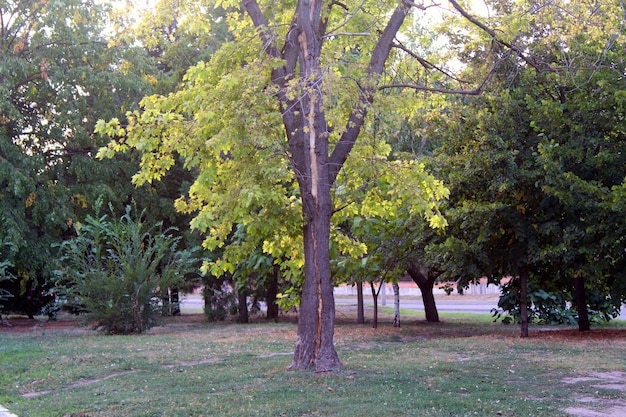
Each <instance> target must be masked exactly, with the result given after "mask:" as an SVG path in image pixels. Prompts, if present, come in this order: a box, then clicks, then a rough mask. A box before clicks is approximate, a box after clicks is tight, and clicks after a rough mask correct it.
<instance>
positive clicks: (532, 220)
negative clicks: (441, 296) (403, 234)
mask: <svg viewBox="0 0 626 417" xmlns="http://www.w3.org/2000/svg"><path fill="white" fill-rule="evenodd" d="M585 4H586V3H585V2H584V1H581V2H565V3H563V4H560V3H559V7H550V6H548V5H546V6H545V7H543V6H542V7H540V8H538V9H537V10H534V11H533V12H532V13H530V14H525V13H524V10H523V8H520V6H519V5H514V4H508V3H498V4H497V5H496V6H497V7H502V6H505V5H506V7H505V8H504V9H497V10H496V13H494V14H493V15H492V16H493V19H495V21H500V22H501V23H503V26H502V28H503V30H504V31H505V32H506V31H508V30H510V27H507V26H508V24H506V23H507V22H509V23H511V22H513V20H515V24H516V25H520V27H522V28H523V29H522V31H521V33H520V35H519V38H518V42H519V44H520V45H522V44H523V45H524V50H525V52H524V53H523V54H521V55H520V54H517V55H516V56H506V54H505V55H503V58H506V59H503V60H502V61H501V66H500V68H499V69H498V71H496V72H494V73H493V75H492V81H491V83H490V85H489V87H488V89H487V90H488V91H487V93H486V94H485V95H484V96H482V97H476V98H467V99H463V100H447V101H445V102H444V103H443V104H444V105H443V106H439V107H435V111H432V112H431V113H430V115H431V116H430V117H431V119H430V120H431V123H430V124H427V125H426V126H422V128H421V129H422V130H421V131H422V132H423V133H424V134H425V135H428V137H429V138H430V139H431V140H433V141H434V142H435V144H436V147H435V149H436V150H435V162H434V164H435V165H436V166H438V167H439V173H440V174H441V175H443V178H446V183H447V185H449V187H450V189H451V198H450V202H451V205H450V208H449V209H447V210H445V215H446V217H447V218H448V221H449V222H450V229H449V231H448V233H449V237H448V238H447V239H446V240H445V242H443V243H436V244H435V245H431V247H430V249H431V250H432V251H433V253H434V254H436V255H438V256H437V257H438V259H439V260H440V261H442V265H441V268H442V269H443V270H444V271H445V272H444V273H445V274H446V275H447V277H448V278H450V279H456V278H458V277H462V279H463V280H469V279H473V278H478V277H481V276H487V277H489V278H491V279H493V280H495V281H496V282H497V281H499V279H500V278H501V277H505V276H512V277H513V282H512V284H511V285H509V286H505V287H504V290H505V294H504V299H503V305H505V306H507V308H509V307H511V308H513V307H512V306H513V305H514V304H515V303H520V302H521V301H522V299H521V298H520V295H519V294H518V293H517V291H519V290H521V288H520V284H519V283H518V282H516V281H517V280H518V279H519V277H520V272H521V271H523V270H528V271H529V275H530V283H531V291H530V293H529V298H530V300H528V301H531V302H532V303H533V304H534V306H535V308H538V309H539V310H544V312H546V314H548V313H547V310H549V308H550V307H555V308H557V306H558V308H557V310H558V309H562V308H564V307H561V306H563V305H564V303H565V300H570V301H571V300H572V296H571V294H570V295H567V296H566V295H565V294H568V293H570V292H571V289H572V287H573V281H574V279H576V278H577V277H578V278H580V277H584V279H585V281H586V288H587V292H588V293H589V299H588V300H587V301H588V304H589V308H591V309H592V311H597V312H598V314H597V315H596V317H602V318H610V317H612V316H613V314H614V312H615V306H620V305H621V304H622V302H623V300H624V297H623V296H622V295H619V293H620V290H618V291H615V290H616V288H623V284H621V283H620V282H621V280H622V279H623V278H622V274H621V272H620V270H621V269H622V268H623V266H622V265H623V264H622V263H621V261H620V259H622V257H623V255H624V254H623V246H622V243H621V242H622V235H621V234H620V233H619V232H617V233H614V232H615V231H617V230H623V226H622V225H623V217H620V215H619V214H618V213H620V210H621V207H620V206H619V205H618V206H615V205H614V203H615V201H616V200H614V199H613V198H611V197H610V195H611V193H612V190H613V191H614V190H615V189H616V187H620V186H621V184H622V183H623V180H624V178H623V166H624V149H623V143H624V141H623V140H622V139H623V132H624V122H623V120H624V117H623V114H622V113H623V112H622V106H621V97H622V96H623V91H622V90H623V82H622V79H621V77H622V73H623V62H622V60H621V58H619V54H620V53H621V52H620V51H622V47H623V44H622V39H623V26H622V25H620V24H619V22H618V21H617V20H619V19H620V16H622V15H623V10H620V9H619V7H618V6H617V4H616V3H613V2H607V3H606V4H603V5H602V7H599V8H589V7H587V6H586V5H585ZM521 7H524V6H521ZM566 11H567V12H566ZM615 19H617V20H615ZM557 21H558V22H559V23H558V25H552V23H553V22H557ZM582 22H584V24H583V23H582ZM609 28H610V29H609ZM537 33H541V34H542V36H536V34H537ZM474 62H475V61H474V60H472V59H468V60H467V65H468V66H470V67H471V66H472V65H474ZM440 104H441V102H440ZM437 113H439V114H437ZM433 115H434V117H433ZM618 248H619V249H618ZM620 251H621V252H620ZM533 287H534V289H533ZM592 289H593V292H591V291H592ZM509 291H511V292H510V293H509ZM542 304H545V306H544V307H545V308H544V307H541V305H542ZM516 305H517V306H518V307H514V308H513V309H512V310H511V311H512V312H515V311H517V312H519V304H516ZM574 307H576V306H574ZM536 312H537V311H536ZM537 313H538V314H540V315H541V316H543V317H544V318H545V319H546V320H548V321H557V322H558V321H561V320H569V318H568V317H571V316H573V314H572V313H571V312H565V313H563V317H564V318H559V317H550V316H549V314H548V316H545V314H543V313H539V312H537ZM593 314H595V313H593Z"/></svg>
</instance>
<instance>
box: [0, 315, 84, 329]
mask: <svg viewBox="0 0 626 417" xmlns="http://www.w3.org/2000/svg"><path fill="white" fill-rule="evenodd" d="M42 332H64V333H92V332H93V330H91V329H90V328H89V327H82V326H80V325H79V321H78V318H77V317H75V316H63V317H60V318H59V319H57V320H48V319H42V318H34V319H29V318H26V317H12V318H7V319H4V320H2V323H1V324H0V333H42Z"/></svg>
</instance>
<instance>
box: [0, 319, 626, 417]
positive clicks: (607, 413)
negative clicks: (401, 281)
mask: <svg viewBox="0 0 626 417" xmlns="http://www.w3.org/2000/svg"><path fill="white" fill-rule="evenodd" d="M282 319H283V320H292V321H295V319H296V318H295V316H285V317H283V318H282ZM203 320H204V316H203V315H202V314H189V315H184V316H181V317H174V318H168V319H167V320H166V322H165V323H164V324H163V325H162V326H159V327H156V328H154V329H151V330H150V332H151V333H152V332H154V333H161V332H164V333H167V332H170V331H175V330H176V329H180V327H181V326H191V325H195V324H198V323H199V322H202V321H203ZM424 326H425V327H426V326H428V327H429V329H430V328H432V332H430V331H423V330H424V329H422V331H420V332H419V338H437V337H442V335H441V334H440V333H438V332H437V330H436V329H437V326H436V325H432V324H427V323H424ZM42 331H43V332H69V333H72V334H77V333H78V334H89V333H93V332H94V330H91V329H90V328H88V327H79V326H77V319H76V317H74V316H62V317H61V318H59V319H58V320H56V321H47V320H45V319H43V318H41V319H34V320H32V319H27V318H24V317H16V316H13V317H10V318H9V319H7V320H5V321H3V322H2V324H0V334H1V333H30V332H38V333H41V332H42ZM392 331H393V328H392V327H391V326H388V325H387V324H385V325H383V326H380V327H379V328H378V329H371V328H370V327H369V326H341V327H340V328H338V332H339V334H338V337H341V334H342V333H343V334H345V333H351V332H358V333H359V334H358V337H359V338H360V339H361V340H363V343H368V341H371V340H375V339H376V337H375V336H376V335H378V336H381V333H386V332H392ZM468 331H469V332H471V329H468V330H463V329H462V328H459V330H458V334H450V333H449V332H446V335H445V337H463V336H470V335H471V334H470V333H468ZM509 337H517V336H516V335H515V334H514V333H510V334H509ZM530 337H531V338H534V339H546V340H551V341H562V342H564V343H567V342H568V341H570V340H571V341H574V340H576V341H580V340H581V339H586V340H590V341H594V340H598V341H599V340H602V341H605V342H606V341H611V340H615V341H618V340H620V341H623V340H624V339H625V338H626V329H624V328H622V329H619V328H604V329H592V330H591V331H589V332H584V333H581V332H579V331H578V330H576V329H558V330H551V329H549V328H545V329H542V330H539V331H537V330H536V331H533V332H531V335H530ZM407 341H408V340H407ZM186 365H187V364H180V365H179V366H186ZM131 372H132V371H131ZM113 376H118V374H113V375H109V376H106V377H105V378H110V377H113ZM103 379H104V378H100V379H98V380H82V381H80V383H79V384H80V385H88V384H92V383H96V382H99V381H101V380H103ZM561 383H562V384H585V385H586V386H588V387H590V388H593V389H597V391H595V393H596V395H589V396H585V397H581V398H578V399H577V403H578V405H576V406H574V407H570V408H567V409H566V410H564V411H565V412H566V413H568V414H569V415H571V416H572V417H600V416H602V417H624V416H626V370H625V371H613V372H592V373H587V374H581V375H578V376H576V377H571V378H566V379H563V380H562V381H561ZM606 390H610V391H612V392H614V391H616V392H620V393H624V394H625V395H624V396H621V395H616V396H611V398H603V397H602V395H601V394H599V392H601V391H606ZM41 394H45V392H32V393H29V394H28V395H29V396H37V395H41ZM594 409H595V410H598V409H601V410H602V412H598V411H595V410H594Z"/></svg>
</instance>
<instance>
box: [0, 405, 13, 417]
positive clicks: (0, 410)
mask: <svg viewBox="0 0 626 417" xmlns="http://www.w3.org/2000/svg"><path fill="white" fill-rule="evenodd" d="M0 417H17V416H16V415H15V414H13V413H10V412H9V410H7V409H6V408H4V407H3V406H2V405H0Z"/></svg>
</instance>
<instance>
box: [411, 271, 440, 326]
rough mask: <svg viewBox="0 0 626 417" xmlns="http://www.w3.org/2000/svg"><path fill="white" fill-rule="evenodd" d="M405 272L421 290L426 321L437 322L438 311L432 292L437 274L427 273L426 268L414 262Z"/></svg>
mask: <svg viewBox="0 0 626 417" xmlns="http://www.w3.org/2000/svg"><path fill="white" fill-rule="evenodd" d="M407 272H408V274H409V276H410V277H411V278H412V279H413V281H414V282H415V283H416V284H417V286H418V287H419V289H420V291H421V292H422V301H423V303H424V313H425V314H426V321H427V322H429V323H438V322H439V312H438V311H437V304H436V303H435V295H434V294H433V288H434V287H435V281H436V280H437V276H436V275H434V274H429V273H428V270H427V269H426V268H422V267H420V266H418V265H416V264H411V265H410V266H409V268H407Z"/></svg>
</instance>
